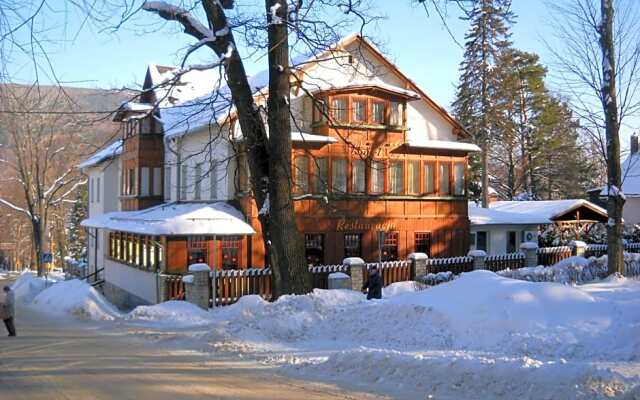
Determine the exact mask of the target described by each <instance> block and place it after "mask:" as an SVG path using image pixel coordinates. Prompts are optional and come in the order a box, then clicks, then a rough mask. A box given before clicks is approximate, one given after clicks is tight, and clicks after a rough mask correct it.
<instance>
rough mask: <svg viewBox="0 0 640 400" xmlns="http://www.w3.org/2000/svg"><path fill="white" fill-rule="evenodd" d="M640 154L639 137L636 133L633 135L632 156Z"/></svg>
mask: <svg viewBox="0 0 640 400" xmlns="http://www.w3.org/2000/svg"><path fill="white" fill-rule="evenodd" d="M637 152H638V135H636V134H635V133H634V134H633V135H631V154H636V153H637Z"/></svg>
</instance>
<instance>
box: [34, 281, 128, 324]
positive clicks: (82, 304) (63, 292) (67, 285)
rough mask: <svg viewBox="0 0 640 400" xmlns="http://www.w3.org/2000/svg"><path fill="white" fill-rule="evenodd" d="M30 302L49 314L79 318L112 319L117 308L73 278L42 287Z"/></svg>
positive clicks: (86, 284) (82, 282) (116, 312)
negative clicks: (45, 287)
mask: <svg viewBox="0 0 640 400" xmlns="http://www.w3.org/2000/svg"><path fill="white" fill-rule="evenodd" d="M32 304H33V305H34V306H37V307H38V309H40V310H45V311H46V312H48V313H51V314H57V315H72V316H74V317H77V318H81V319H90V320H113V319H115V318H117V317H119V316H120V314H119V312H118V310H117V309H116V308H115V307H114V306H113V305H111V304H110V303H109V302H107V301H106V300H105V299H104V298H103V297H102V295H101V294H100V293H98V292H97V291H96V290H95V289H94V288H93V287H92V286H91V285H89V284H88V283H86V282H84V281H80V280H77V279H73V280H70V281H64V282H59V283H56V284H55V285H52V286H51V287H49V288H47V289H44V290H43V291H42V292H40V293H39V294H38V295H37V296H36V297H35V298H34V299H33V302H32Z"/></svg>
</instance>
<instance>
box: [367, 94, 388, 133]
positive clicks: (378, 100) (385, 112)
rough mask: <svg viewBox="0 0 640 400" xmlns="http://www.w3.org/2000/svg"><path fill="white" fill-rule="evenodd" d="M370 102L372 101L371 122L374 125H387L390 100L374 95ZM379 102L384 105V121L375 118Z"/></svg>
mask: <svg viewBox="0 0 640 400" xmlns="http://www.w3.org/2000/svg"><path fill="white" fill-rule="evenodd" d="M370 103H371V114H370V118H369V122H370V123H371V124H372V125H381V126H384V125H386V123H387V104H388V101H386V100H381V99H378V98H374V97H372V98H371V101H370ZM377 104H380V105H382V121H376V119H375V116H376V113H375V106H376V105H377Z"/></svg>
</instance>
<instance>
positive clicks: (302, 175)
mask: <svg viewBox="0 0 640 400" xmlns="http://www.w3.org/2000/svg"><path fill="white" fill-rule="evenodd" d="M301 160H303V161H304V162H303V164H302V166H303V167H304V171H301V168H300V166H301V165H299V164H298V163H299V162H300V161H301ZM293 165H294V167H295V168H294V172H293V176H294V191H295V192H296V193H308V192H309V156H308V155H307V154H298V155H296V156H295V158H294V160H293ZM301 179H302V180H303V182H301ZM301 183H302V184H301Z"/></svg>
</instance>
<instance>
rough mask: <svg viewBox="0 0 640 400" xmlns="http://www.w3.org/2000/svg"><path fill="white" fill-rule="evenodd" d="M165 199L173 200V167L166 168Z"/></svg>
mask: <svg viewBox="0 0 640 400" xmlns="http://www.w3.org/2000/svg"><path fill="white" fill-rule="evenodd" d="M164 199H165V200H167V201H170V200H171V166H167V167H164Z"/></svg>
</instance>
